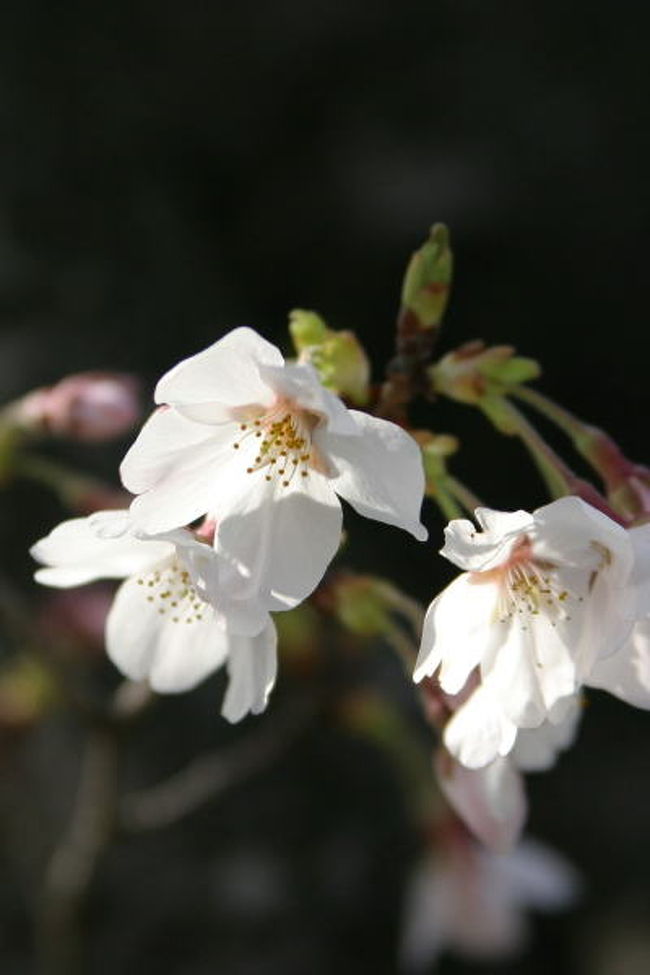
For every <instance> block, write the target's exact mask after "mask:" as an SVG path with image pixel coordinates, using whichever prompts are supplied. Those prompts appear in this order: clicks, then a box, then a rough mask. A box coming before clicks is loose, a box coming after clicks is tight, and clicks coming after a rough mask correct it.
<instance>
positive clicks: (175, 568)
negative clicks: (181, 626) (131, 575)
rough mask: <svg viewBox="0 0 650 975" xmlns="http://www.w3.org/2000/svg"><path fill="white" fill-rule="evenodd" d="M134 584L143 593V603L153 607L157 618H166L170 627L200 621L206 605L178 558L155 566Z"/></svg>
mask: <svg viewBox="0 0 650 975" xmlns="http://www.w3.org/2000/svg"><path fill="white" fill-rule="evenodd" d="M137 581H138V585H139V586H142V587H143V589H144V592H145V593H146V600H147V602H148V603H157V604H158V613H159V615H160V616H165V615H168V616H169V618H170V619H171V622H172V623H196V622H199V621H200V620H202V619H203V613H204V611H205V609H206V604H205V602H204V601H203V600H202V599H201V598H200V597H199V595H198V593H197V591H196V589H195V588H194V586H193V585H192V581H191V578H190V574H189V572H188V571H187V569H186V568H185V566H184V565H183V563H182V562H180V561H179V559H178V558H175V557H173V558H171V559H166V560H165V561H164V562H159V563H158V565H156V566H155V567H154V568H153V569H152V570H151V571H150V572H148V573H147V574H146V575H142V576H139V577H138V580H137Z"/></svg>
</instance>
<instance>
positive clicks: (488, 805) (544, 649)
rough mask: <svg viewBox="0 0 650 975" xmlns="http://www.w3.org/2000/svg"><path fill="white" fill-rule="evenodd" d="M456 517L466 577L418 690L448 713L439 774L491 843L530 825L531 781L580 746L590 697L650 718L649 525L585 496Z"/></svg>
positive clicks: (454, 551)
mask: <svg viewBox="0 0 650 975" xmlns="http://www.w3.org/2000/svg"><path fill="white" fill-rule="evenodd" d="M476 520H477V523H478V526H479V527H478V528H477V527H475V526H474V525H473V524H472V523H471V522H469V521H467V520H465V519H455V520H453V521H451V522H450V524H449V525H448V526H447V528H446V530H445V545H444V547H443V549H442V550H441V554H442V555H444V556H445V557H446V558H448V559H449V560H450V561H451V562H453V563H454V564H455V565H457V566H458V567H459V568H461V569H464V572H462V573H461V575H459V576H458V577H457V578H456V579H455V580H454V581H453V582H452V583H451V584H450V585H449V586H447V588H446V589H444V590H443V591H442V592H441V593H440V594H439V595H438V596H437V597H436V598H435V599H434V601H433V602H432V604H431V606H430V607H429V610H428V612H427V615H426V618H425V622H424V627H423V633H422V641H421V645H420V652H419V656H418V660H417V664H416V667H415V674H414V677H415V680H416V681H418V682H422V683H423V686H424V687H425V690H426V693H427V694H428V696H429V698H430V699H431V701H432V702H433V704H432V706H433V708H434V709H437V712H438V715H440V714H441V713H443V718H442V721H440V722H439V723H440V724H441V725H442V726H443V742H444V746H445V749H446V752H445V754H446V756H447V759H446V760H445V759H444V758H439V778H440V781H441V784H442V786H443V789H444V790H445V792H446V794H447V796H448V798H449V799H450V801H451V802H452V804H454V805H455V806H456V808H457V810H458V811H459V812H460V813H461V815H462V816H463V818H464V819H465V821H466V822H467V823H468V824H469V825H470V826H471V827H472V828H473V830H474V831H475V832H476V833H477V835H479V836H480V837H481V838H482V839H483V840H484V842H486V843H487V844H488V845H490V846H492V847H494V848H496V849H507V848H509V847H510V846H511V845H512V844H513V842H514V841H515V840H516V838H517V837H518V835H519V832H520V830H521V827H522V825H523V820H524V818H525V800H524V797H523V791H522V787H521V781H520V777H519V774H518V773H519V772H529V771H538V770H542V769H546V768H549V767H550V766H551V765H552V764H553V763H554V761H555V759H556V757H557V755H558V753H559V752H560V751H561V750H563V749H564V748H566V747H567V746H568V745H569V744H571V742H572V741H573V738H574V735H575V732H576V729H577V725H578V722H579V718H580V712H581V703H582V696H583V689H584V688H589V687H595V688H602V689H604V690H607V691H609V692H610V693H612V694H614V695H616V696H617V697H619V698H621V699H622V700H624V701H626V702H628V703H629V704H632V705H634V706H636V707H641V708H650V653H649V652H650V619H649V618H648V617H649V616H650V524H642V525H639V526H636V527H634V526H633V527H630V528H626V527H623V526H622V525H621V524H619V523H618V522H616V521H614V520H613V519H612V518H610V517H608V516H607V515H605V514H603V513H601V512H600V511H598V510H596V508H594V507H592V506H591V505H589V504H587V503H586V502H584V501H582V500H581V499H580V498H577V497H564V498H560V499H558V500H556V501H553V502H552V503H551V504H548V505H545V506H544V507H542V508H538V509H537V510H536V511H534V512H533V513H532V514H529V513H528V512H525V511H516V512H500V511H493V510H489V509H486V508H479V509H477V511H476Z"/></svg>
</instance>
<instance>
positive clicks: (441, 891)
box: [400, 830, 581, 975]
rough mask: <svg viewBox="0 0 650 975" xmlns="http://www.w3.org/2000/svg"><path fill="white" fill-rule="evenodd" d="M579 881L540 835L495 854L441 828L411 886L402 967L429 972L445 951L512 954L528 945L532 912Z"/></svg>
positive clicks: (408, 973) (484, 957) (489, 956)
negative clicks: (437, 842)
mask: <svg viewBox="0 0 650 975" xmlns="http://www.w3.org/2000/svg"><path fill="white" fill-rule="evenodd" d="M580 889H581V884H580V879H579V877H578V874H577V872H576V870H575V869H574V868H573V867H572V866H571V865H570V864H569V863H568V862H567V861H566V860H565V859H564V858H563V857H561V856H560V854H558V853H557V852H555V851H554V850H551V849H550V848H549V847H547V846H545V845H543V844H541V843H539V842H537V841H533V840H524V841H523V842H522V843H521V844H520V845H519V846H518V847H517V848H516V849H515V850H513V851H512V852H510V853H509V854H506V855H498V854H495V853H493V852H491V851H489V850H485V849H482V848H481V847H479V846H478V845H477V844H476V843H474V842H473V841H472V840H471V838H470V837H468V836H467V835H466V834H464V833H462V831H460V830H458V831H456V835H454V834H451V835H449V836H448V837H447V839H446V840H445V838H444V836H443V838H442V840H441V842H440V845H439V846H438V848H437V850H436V852H435V853H431V854H430V855H429V856H428V857H427V858H426V859H424V860H423V861H421V862H420V863H419V864H418V866H417V868H416V869H415V871H414V872H413V874H412V876H411V878H410V882H409V884H408V886H407V890H406V897H405V902H404V915H403V924H402V943H401V959H400V960H401V966H400V967H401V971H402V972H403V973H404V975H418V973H421V972H422V973H424V972H429V971H431V968H432V965H433V964H434V962H435V961H436V960H437V959H438V958H439V957H440V955H442V954H443V953H444V952H446V951H449V952H453V953H455V954H458V955H462V956H463V957H465V958H468V959H472V960H475V961H479V960H481V961H496V960H501V959H507V958H510V957H513V956H515V955H517V954H519V953H520V952H521V951H522V950H523V949H525V947H526V942H527V939H528V936H529V922H528V917H527V914H528V912H529V911H530V910H533V911H542V912H549V911H557V910H564V909H567V908H569V907H571V906H572V905H573V904H574V903H575V902H576V900H577V898H578V896H579V894H580Z"/></svg>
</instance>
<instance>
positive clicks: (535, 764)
mask: <svg viewBox="0 0 650 975" xmlns="http://www.w3.org/2000/svg"><path fill="white" fill-rule="evenodd" d="M473 684H474V680H473V679H472V680H470V687H471V686H472V685H473ZM480 690H481V688H480V687H479V688H478V691H480ZM476 693H477V691H472V692H471V693H470V694H469V696H467V697H466V698H464V694H461V695H459V696H458V699H457V700H458V702H463V703H459V707H458V709H457V710H456V711H455V712H454V711H453V708H454V706H455V702H454V699H453V698H448V699H447V700H448V704H449V706H450V707H451V708H452V716H451V718H450V719H449V721H448V722H447V724H446V726H445V729H444V733H443V742H444V745H445V749H446V750H445V749H440V750H439V752H438V754H437V756H436V759H435V769H436V773H437V778H438V782H439V784H440V787H441V789H442V792H443V794H444V795H445V797H446V799H447V801H448V802H449V803H450V805H451V806H452V807H453V808H454V810H455V812H456V814H457V815H458V816H459V817H460V819H462V821H463V822H464V823H465V825H466V827H467V828H468V829H469V831H470V832H471V833H472V834H473V835H474V836H475V837H476V838H477V839H478V840H480V841H481V843H483V844H484V846H486V847H488V848H489V849H491V850H494V851H495V852H498V853H503V852H507V851H508V850H511V849H512V848H513V847H514V845H515V844H516V842H517V841H518V839H519V837H520V835H521V831H522V829H523V826H524V823H525V821H526V815H527V811H528V804H527V801H526V794H525V791H524V781H523V776H522V775H521V773H522V772H541V771H545V770H546V769H549V768H551V767H552V766H553V765H554V764H555V762H556V760H557V758H558V756H559V754H560V753H561V752H562V751H564V750H565V749H566V748H568V747H569V746H570V745H571V744H572V743H573V741H574V739H575V736H576V731H577V726H578V722H579V720H580V716H581V713H582V697H581V695H580V694H576V695H573V696H572V697H570V698H563V699H562V700H561V701H560V702H558V704H557V705H556V706H555V708H554V709H553V712H552V714H551V715H550V716H549V719H547V720H546V721H545V722H544V723H543V724H541V725H540V726H539V727H538V728H520V729H519V730H517V731H516V736H515V739H514V743H513V745H512V748H511V750H510V753H509V754H508V755H507V756H506V757H503V756H498V755H497V756H494V754H493V753H492V758H491V759H490V761H489V762H482V764H480V765H478V764H475V765H474V766H470V767H468V766H467V765H466V764H462V763H461V760H460V759H462V758H466V755H465V754H464V753H463V749H462V745H463V743H462V741H461V747H460V748H457V747H456V745H457V742H456V740H455V738H456V735H457V732H456V731H455V730H454V728H453V726H454V722H455V719H456V715H458V714H460V713H461V712H462V711H463V710H464V708H466V707H467V706H468V705H469V704H471V701H472V698H473V697H474V695H475V694H476ZM551 718H552V719H553V720H551ZM450 728H451V729H452V733H451V734H450V733H449V729H450ZM469 747H470V748H475V744H474V741H473V739H471V740H470V745H469ZM458 753H459V754H460V759H459V754H458Z"/></svg>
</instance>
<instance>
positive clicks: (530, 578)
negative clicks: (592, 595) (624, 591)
mask: <svg viewBox="0 0 650 975" xmlns="http://www.w3.org/2000/svg"><path fill="white" fill-rule="evenodd" d="M473 575H474V578H475V579H476V581H477V582H490V581H492V582H496V583H497V585H498V587H499V597H498V601H497V607H496V619H497V620H498V622H500V623H506V622H508V621H509V620H512V619H516V620H518V621H519V622H520V624H521V627H522V629H526V628H527V626H528V624H529V623H530V622H532V619H531V618H534V617H537V616H540V615H544V616H545V617H546V619H547V620H548V621H549V622H550V624H551V626H557V624H558V623H559V622H562V621H564V620H570V619H571V615H570V613H571V608H572V606H575V604H576V603H582V602H583V601H584V596H582V595H579V594H578V593H576V592H575V591H574V589H573V588H572V587H571V586H570V585H568V584H567V579H566V578H564V579H563V578H561V576H560V573H559V572H558V567H557V566H556V565H554V564H552V563H550V562H545V561H542V560H540V559H536V558H535V557H534V555H533V547H532V544H531V542H530V539H528V538H527V537H524V538H523V539H521V541H520V542H518V544H517V545H516V546H515V547H514V548H513V550H512V552H511V553H510V556H509V558H508V559H507V560H506V561H505V562H504V563H503V565H500V566H498V567H497V568H495V569H491V570H489V571H487V572H477V573H474V574H473Z"/></svg>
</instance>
